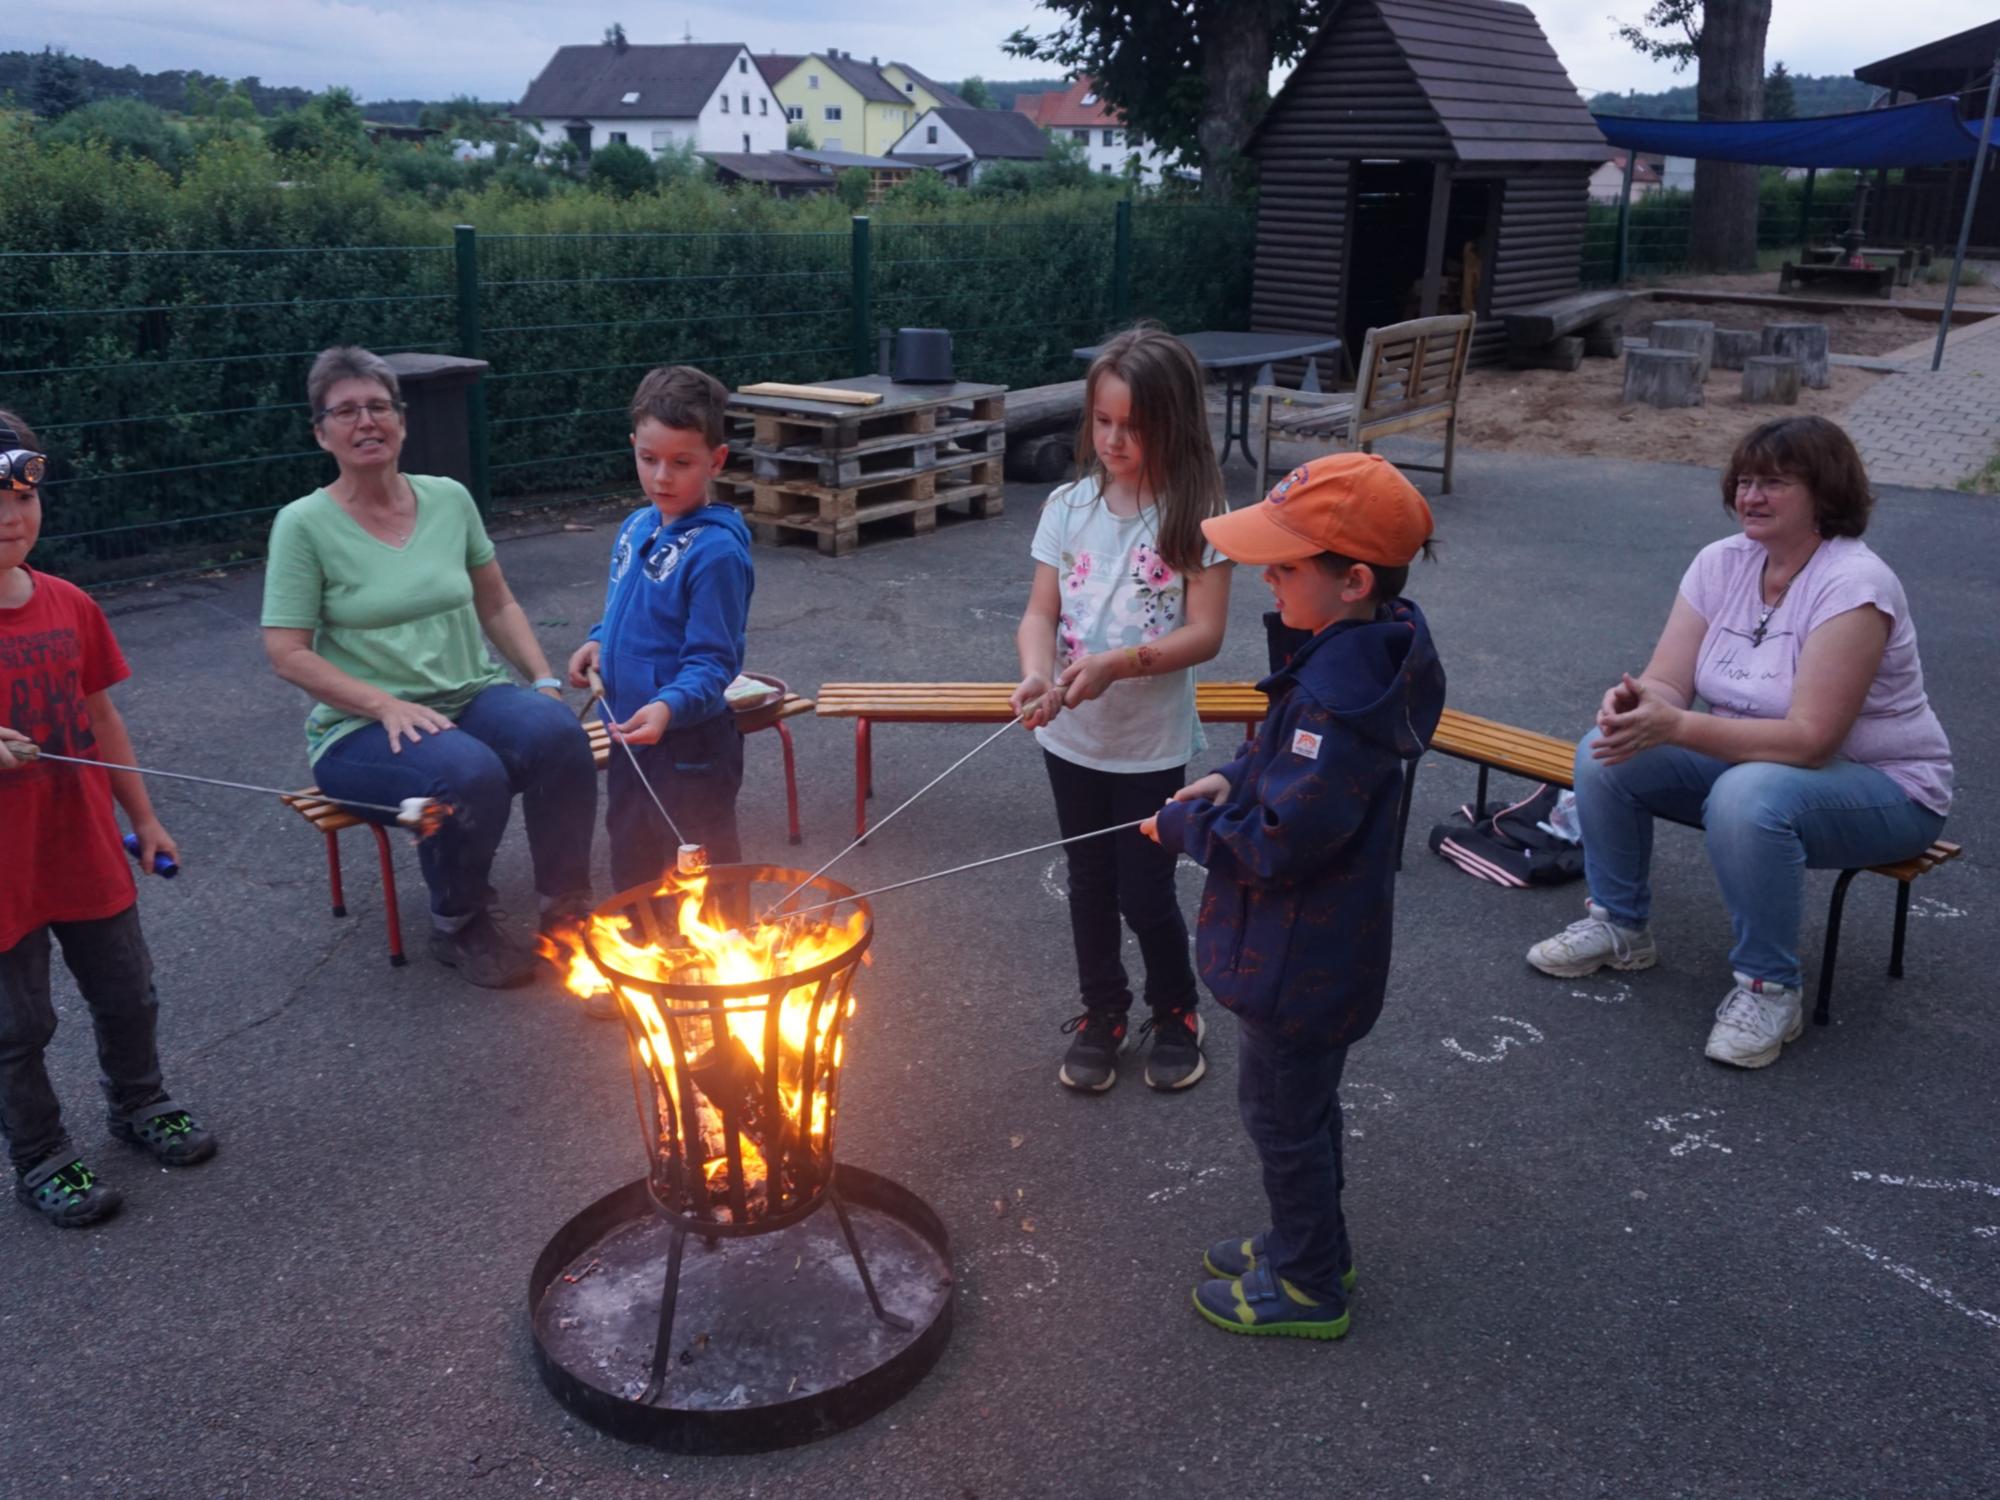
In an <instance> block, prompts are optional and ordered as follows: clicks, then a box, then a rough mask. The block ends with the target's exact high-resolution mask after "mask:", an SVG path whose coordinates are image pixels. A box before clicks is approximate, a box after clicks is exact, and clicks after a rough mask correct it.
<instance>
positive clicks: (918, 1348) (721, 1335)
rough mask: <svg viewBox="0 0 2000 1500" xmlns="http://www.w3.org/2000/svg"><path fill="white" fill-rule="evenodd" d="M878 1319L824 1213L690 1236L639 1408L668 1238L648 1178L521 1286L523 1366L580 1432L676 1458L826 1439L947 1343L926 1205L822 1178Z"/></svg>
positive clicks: (946, 1282) (898, 1388) (936, 1229)
mask: <svg viewBox="0 0 2000 1500" xmlns="http://www.w3.org/2000/svg"><path fill="white" fill-rule="evenodd" d="M835 1174H836V1175H835V1178H834V1184H835V1191H836V1192H838V1193H839V1194H840V1197H841V1199H842V1201H843V1202H844V1203H845V1204H846V1206H847V1210H848V1213H849V1215H850V1216H851V1217H852V1219H853V1223H854V1232H855V1235H856V1237H857V1238H858V1239H859V1241H860V1243H861V1251H862V1254H863V1255H864V1256H865V1257H866V1258H867V1261H868V1269H869V1271H870V1273H871V1274H872V1276H873V1278H874V1281H875V1285H876V1288H877V1290H879V1291H880V1293H881V1296H882V1301H883V1304H884V1306H885V1307H886V1308H887V1309H888V1311H889V1312H890V1313H892V1314H895V1315H896V1316H898V1317H899V1318H901V1319H903V1320H905V1321H907V1323H908V1324H909V1325H910V1326H909V1327H908V1328H897V1327H894V1326H892V1325H890V1324H888V1323H885V1322H883V1321H881V1320H880V1319H878V1318H877V1317H876V1316H875V1314H874V1312H873V1311H872V1309H871V1308H870V1305H869V1300H868V1295H867V1293H866V1291H865V1290H864V1289H863V1287H862V1284H861V1277H860V1274H859V1272H858V1271H857V1270H856V1269H855V1265H854V1257H853V1256H852V1255H851V1254H850V1253H849V1251H848V1248H847V1242H846V1241H845V1240H844V1239H843V1238H842V1237H841V1232H840V1221H839V1219H838V1218H837V1217H836V1216H835V1214H834V1211H833V1206H832V1204H830V1203H827V1204H823V1205H822V1206H821V1208H820V1210H819V1211H818V1212H816V1213H814V1214H813V1215H812V1216H811V1217H810V1218H807V1219H804V1220H802V1221H801V1222H799V1223H797V1224H794V1225H791V1226H790V1227H789V1228H786V1229H781V1230H775V1231H773V1232H772V1233H770V1234H763V1235H756V1236H753V1237H750V1238H747V1239H716V1240H714V1241H712V1242H711V1241H707V1240H704V1239H702V1238H701V1237H700V1236H699V1235H696V1234H689V1235H688V1237H687V1245H686V1250H685V1252H684V1254H683V1258H682V1261H681V1275H680V1291H679V1302H678V1305H677V1309H676V1314H675V1318H674V1333H673V1349H672V1354H671V1359H670V1361H669V1363H668V1367H667V1369H668V1374H667V1380H666V1385H665V1387H664V1389H663V1390H662V1391H661V1393H660V1396H659V1398H658V1400H657V1401H656V1402H654V1403H652V1404H647V1403H646V1402H645V1401H643V1400H642V1399H641V1397H642V1396H643V1394H644V1393H645V1389H646V1386H647V1376H648V1372H649V1369H650V1366H651V1363H652V1359H653V1347H654V1341H655V1339H656V1337H657V1335H658V1332H659V1317H660V1299H661V1293H662V1290H663V1288H664V1286H665V1280H666V1268H667V1257H668V1250H669V1247H670V1245H671V1243H672V1240H673V1226H672V1224H671V1223H669V1222H668V1221H667V1220H666V1219H665V1218H663V1217H662V1216H661V1215H660V1214H659V1213H657V1212H656V1211H655V1210H654V1208H653V1205H652V1200H651V1199H650V1198H649V1197H648V1195H647V1192H646V1184H645V1182H644V1181H643V1180H641V1181H638V1182H633V1183H628V1184H626V1185H625V1186H624V1187H622V1188H619V1189H618V1190H617V1191H616V1192H614V1193H610V1194H608V1195H606V1196H605V1197H603V1198H600V1199H598V1200H597V1202H595V1203H593V1204H591V1205H590V1207H588V1208H586V1209H585V1210H584V1211H583V1212H582V1213H580V1214H578V1215H577V1216H576V1217H575V1218H573V1219H571V1220H570V1221H569V1222H568V1223H567V1224H565V1225H563V1227H562V1228H561V1229H560V1230H559V1231H558V1232H557V1234H556V1236H555V1238H554V1239H552V1240H550V1241H549V1243H548V1247H547V1248H546V1249H544V1250H543V1251H542V1254H541V1258H540V1259H538V1260H537V1261H536V1262H535V1269H534V1274H533V1275H532V1277H531V1278H530V1280H529V1283H528V1315H529V1319H530V1322H531V1323H532V1325H533V1329H534V1337H535V1364H536V1367H537V1368H538V1369H539V1370H540V1371H541V1375H542V1382H543V1384H545V1385H547V1386H548V1388H549V1390H550V1391H552V1392H553V1393H554V1394H555V1397H556V1399H557V1400H558V1401H560V1402H562V1404H563V1405H564V1406H566V1407H568V1408H569V1409H570V1410H571V1411H573V1412H575V1413H576V1414H577V1415H578V1416H580V1417H582V1418H583V1419H584V1420H585V1421H586V1422H589V1423H590V1424H591V1425H592V1426H593V1427H596V1428H599V1429H600V1430H602V1431H604V1432H608V1433H610V1434H611V1435H612V1436H613V1437H619V1438H624V1439H626V1440H627V1441H630V1442H635V1443H648V1444H651V1445H652V1446H654V1447H656V1448H670V1449H673V1450H674V1451H676V1452H679V1453H755V1452H760V1451H763V1450H765V1449H770V1448H786V1447H791V1446H793V1445H794V1444H798V1443H809V1442H812V1441H814V1440H815V1439H817V1438H823V1437H827V1436H829V1435H831V1434H833V1433H836V1432H839V1431H840V1430H842V1429H843V1428H847V1427H852V1426H854V1425H855V1424H856V1423H858V1422H863V1421H866V1420H867V1419H868V1418H869V1417H872V1416H874V1415H875V1413H876V1412H878V1411H881V1410H882V1409H884V1408H885V1407H887V1406H889V1405H891V1404H893V1403H894V1402H895V1401H897V1400H899V1399H900V1398H901V1397H902V1396H903V1395H904V1394H905V1393H906V1392H907V1391H909V1390H910V1388H911V1387H912V1386H914V1385H915V1384H916V1383H917V1382H918V1381H919V1380H921V1379H923V1377H924V1376H925V1375H926V1374H927V1373H928V1372H929V1370H930V1368H931V1366H932V1365H934V1364H935V1363H937V1358H938V1356H939V1355H940V1354H942V1353H943V1352H944V1346H945V1344H946V1343H947V1342H948V1341H949V1340H950V1338H951V1313H952V1275H951V1244H950V1240H949V1237H948V1236H947V1235H946V1232H945V1227H944V1224H943V1222H942V1221H941V1220H940V1219H939V1218H938V1216H937V1215H936V1214H935V1213H933V1212H932V1211H931V1208H930V1205H929V1204H927V1203H925V1202H924V1201H923V1199H921V1198H919V1197H917V1196H916V1194H914V1193H912V1192H910V1191H909V1190H908V1189H907V1188H904V1187H902V1186H900V1185H898V1184H897V1183H894V1182H891V1181H890V1180H889V1179H888V1178H886V1177H880V1176H877V1175H876V1174H875V1173H873V1172H868V1171H864V1170H862V1169H861V1168H859V1167H850V1166H844V1165H843V1166H839V1167H836V1168H835Z"/></svg>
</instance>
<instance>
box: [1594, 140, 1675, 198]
mask: <svg viewBox="0 0 2000 1500" xmlns="http://www.w3.org/2000/svg"><path fill="white" fill-rule="evenodd" d="M1624 188H1625V153H1624V152H1623V151H1617V152H1613V153H1612V155H1611V156H1610V157H1609V158H1607V159H1606V160H1605V162H1604V164H1603V165H1602V166H1600V167H1598V169H1597V170H1596V171H1594V172H1592V173H1591V174H1590V201H1591V202H1592V203H1616V202H1617V201H1618V195H1619V194H1620V193H1621V192H1623V191H1624ZM1659 191H1660V164H1659V162H1658V161H1657V160H1653V161H1648V160H1647V159H1646V158H1645V157H1643V156H1642V157H1640V158H1639V159H1638V160H1637V161H1636V162H1634V163H1633V164H1632V201H1633V202H1634V203H1637V202H1638V201H1639V200H1640V199H1641V198H1650V197H1652V196H1653V194H1655V193H1657V192H1659Z"/></svg>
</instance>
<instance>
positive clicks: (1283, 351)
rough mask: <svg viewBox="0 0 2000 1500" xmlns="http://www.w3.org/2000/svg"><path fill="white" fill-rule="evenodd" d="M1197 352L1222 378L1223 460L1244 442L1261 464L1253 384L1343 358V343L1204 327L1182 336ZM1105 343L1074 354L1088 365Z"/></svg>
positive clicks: (1318, 336) (1249, 457)
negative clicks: (1267, 369) (1270, 373)
mask: <svg viewBox="0 0 2000 1500" xmlns="http://www.w3.org/2000/svg"><path fill="white" fill-rule="evenodd" d="M1177 337H1178V338H1179V339H1180V341H1181V342H1182V343H1183V344H1186V345H1187V346H1188V348H1189V349H1191V350H1193V351H1194V357H1195V358H1196V359H1198V360H1200V361H1201V367H1202V368H1203V369H1204V370H1213V371H1214V372H1215V373H1216V374H1218V375H1220V376H1221V377H1222V383H1223V384H1222V452H1221V453H1219V454H1218V455H1217V457H1218V458H1219V459H1220V460H1221V461H1222V462H1224V463H1227V462H1228V461H1229V445H1230V444H1231V443H1236V444H1239V445H1240V446H1241V447H1242V449H1243V457H1244V459H1245V461H1246V462H1249V463H1253V464H1254V463H1255V462H1256V461H1257V459H1256V456H1255V455H1254V454H1252V453H1251V451H1250V385H1251V382H1252V381H1254V380H1255V379H1256V376H1257V372H1258V371H1259V370H1261V369H1262V368H1263V367H1264V366H1265V365H1268V364H1275V363H1276V362H1277V361H1279V360H1281V359H1310V358H1312V357H1313V356H1314V355H1318V354H1338V353H1339V352H1340V340H1339V339H1337V338H1335V337H1333V336H1332V335H1331V334H1326V333H1290V332H1287V333H1233V332H1230V331H1228V330H1226V329H1204V330H1203V331H1202V332H1200V333H1183V334H1179V335H1177ZM1102 347H1103V345H1101V344H1092V345H1091V346H1090V347H1088V348H1086V349H1074V350H1071V351H1070V352H1071V353H1073V354H1075V355H1076V357H1077V358H1078V359H1080V360H1083V361H1085V362H1086V363H1087V362H1088V361H1090V360H1093V359H1095V358H1097V355H1098V351H1099V350H1100V349H1101V348H1102Z"/></svg>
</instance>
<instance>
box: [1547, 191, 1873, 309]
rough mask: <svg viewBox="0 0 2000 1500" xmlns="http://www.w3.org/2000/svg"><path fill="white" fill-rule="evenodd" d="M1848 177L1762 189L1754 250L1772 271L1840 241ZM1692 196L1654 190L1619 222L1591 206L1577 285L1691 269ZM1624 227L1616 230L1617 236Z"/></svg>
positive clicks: (1847, 210)
mask: <svg viewBox="0 0 2000 1500" xmlns="http://www.w3.org/2000/svg"><path fill="white" fill-rule="evenodd" d="M1853 207H1854V174H1853V173H1851V172H1841V173H1829V174H1828V177H1827V179H1826V180H1822V181H1820V182H1818V183H1817V184H1816V185H1815V187H1814V189H1813V190H1812V191H1811V192H1808V191H1807V188H1806V185H1805V183H1804V182H1803V181H1800V180H1797V179H1793V180H1773V181H1768V182H1766V183H1765V184H1764V188H1763V191H1762V193H1761V194H1760V196H1759V199H1758V205H1757V248H1758V250H1759V251H1760V252H1763V253H1764V256H1765V259H1767V260H1769V261H1770V262H1771V263H1772V264H1773V266H1775V264H1776V262H1777V261H1778V260H1780V259H1782V258H1783V253H1784V252H1787V251H1790V252H1794V255H1793V258H1794V259H1796V258H1797V257H1796V253H1795V252H1797V250H1798V249H1799V248H1800V246H1802V245H1807V244H1812V245H1820V244H1826V243H1830V242H1832V241H1834V240H1836V239H1838V238H1839V236H1840V234H1841V232H1842V231H1843V230H1845V229H1846V228H1847V227H1848V224H1849V223H1850V222H1851V220H1852V217H1853ZM1693 221H1694V195H1693V194H1692V193H1688V192H1678V191H1675V192H1656V193H1652V194H1650V195H1648V196H1646V197H1643V198H1641V199H1640V200H1639V201H1638V202H1636V203H1634V204H1633V205H1632V206H1631V209H1630V211H1629V212H1628V213H1627V214H1626V215H1625V218H1624V221H1623V223H1622V224H1621V221H1620V216H1619V212H1618V205H1617V204H1616V203H1593V204H1591V205H1590V218H1589V221H1588V223H1587V224H1586V226H1585V229H1584V243H1583V284H1584V285H1585V286H1613V285H1616V284H1618V283H1619V282H1623V281H1627V280H1635V279H1636V280H1646V279H1649V278H1652V277H1658V276H1671V275H1674V274H1677V273H1679V272H1682V271H1687V270H1689V269H1691V266H1692V261H1691V257H1690V254H1689V245H1690V242H1691V230H1692V227H1693ZM1621 230H1622V233H1621Z"/></svg>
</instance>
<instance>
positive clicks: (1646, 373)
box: [1624, 323, 1703, 407]
mask: <svg viewBox="0 0 2000 1500" xmlns="http://www.w3.org/2000/svg"><path fill="white" fill-rule="evenodd" d="M1653 326H1654V327H1655V328H1658V327H1659V326H1660V325H1659V324H1657V323H1655V324H1654V325H1653ZM1702 399H1703V397H1702V388H1701V360H1700V358H1699V357H1698V356H1696V355H1694V354H1693V353H1691V352H1689V351H1688V350H1685V349H1627V350H1626V351H1625V392H1624V400H1625V402H1626V403H1627V404H1628V405H1629V404H1632V403H1635V402H1636V403H1638V404H1639V405H1642V406H1659V407H1676V406H1700V405H1701V404H1702Z"/></svg>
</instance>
